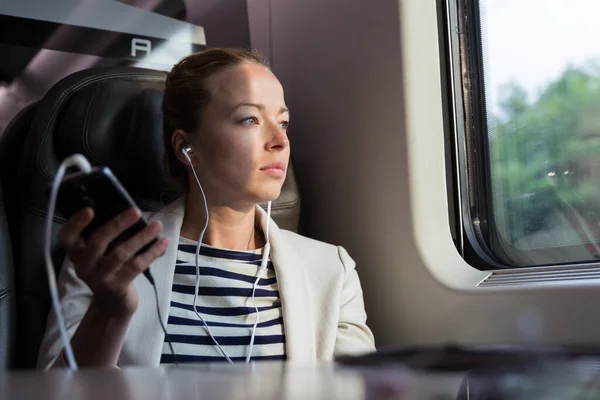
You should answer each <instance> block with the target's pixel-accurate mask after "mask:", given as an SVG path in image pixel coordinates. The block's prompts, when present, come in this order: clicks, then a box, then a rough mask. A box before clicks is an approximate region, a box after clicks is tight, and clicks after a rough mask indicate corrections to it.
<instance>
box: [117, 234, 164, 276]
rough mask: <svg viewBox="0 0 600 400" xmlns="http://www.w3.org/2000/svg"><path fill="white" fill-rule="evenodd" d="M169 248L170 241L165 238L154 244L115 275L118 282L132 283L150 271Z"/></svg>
mask: <svg viewBox="0 0 600 400" xmlns="http://www.w3.org/2000/svg"><path fill="white" fill-rule="evenodd" d="M168 246H169V239H168V238H166V237H164V238H161V239H159V240H158V241H157V242H156V243H154V244H153V245H152V246H151V247H150V248H149V249H148V250H146V251H145V252H143V253H142V254H140V255H139V256H136V257H135V258H133V259H131V260H130V261H129V262H128V263H127V264H125V265H123V267H122V268H120V269H119V270H118V271H117V272H116V273H115V279H117V281H118V282H127V283H129V282H131V281H133V280H134V279H135V278H136V277H137V276H138V275H139V274H141V273H142V272H144V271H145V270H147V269H148V267H149V266H150V264H152V263H153V262H154V261H155V260H156V259H157V258H158V257H160V256H162V255H163V253H164V252H165V251H166V250H167V247H168Z"/></svg>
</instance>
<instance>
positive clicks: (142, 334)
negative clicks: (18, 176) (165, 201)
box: [119, 196, 185, 366]
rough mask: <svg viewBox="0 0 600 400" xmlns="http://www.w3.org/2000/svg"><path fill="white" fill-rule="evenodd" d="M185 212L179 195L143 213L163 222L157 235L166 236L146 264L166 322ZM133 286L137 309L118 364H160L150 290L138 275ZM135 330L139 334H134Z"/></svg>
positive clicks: (158, 332) (161, 335) (159, 330)
mask: <svg viewBox="0 0 600 400" xmlns="http://www.w3.org/2000/svg"><path fill="white" fill-rule="evenodd" d="M184 213H185V196H182V197H180V198H178V199H176V200H175V201H173V202H172V203H170V204H169V205H167V206H166V207H165V208H164V209H162V210H160V211H157V212H155V213H153V214H145V216H146V218H147V219H148V221H149V222H150V221H154V220H160V221H161V222H162V223H163V231H162V233H161V236H163V237H168V238H169V240H170V242H169V246H168V247H167V250H166V251H165V253H164V254H163V255H162V256H161V257H160V258H158V259H157V260H156V261H154V263H152V264H151V265H150V272H151V273H152V276H153V277H154V282H155V285H156V291H157V292H158V304H159V308H160V313H161V316H162V318H163V323H164V324H165V326H166V325H167V319H168V317H169V306H170V304H171V287H172V285H173V274H174V272H175V261H176V258H177V244H178V239H179V234H180V231H181V224H182V223H183V216H184ZM134 285H135V287H136V289H137V291H138V295H139V297H140V302H139V305H138V309H137V311H136V312H135V314H134V315H133V318H132V320H131V323H130V324H129V330H128V331H129V332H131V333H134V332H135V333H136V334H134V335H131V334H130V335H128V337H127V339H126V341H125V344H124V346H123V351H122V352H121V357H120V359H119V364H121V365H126V364H136V365H153V366H157V365H159V363H160V356H161V353H162V348H163V346H162V345H163V342H164V333H163V331H162V328H161V327H160V323H159V321H158V315H157V313H156V299H155V298H154V297H155V295H154V289H153V288H152V285H150V282H148V280H147V279H146V277H145V276H143V275H140V276H138V277H137V278H136V279H135V281H134ZM138 332H139V333H138Z"/></svg>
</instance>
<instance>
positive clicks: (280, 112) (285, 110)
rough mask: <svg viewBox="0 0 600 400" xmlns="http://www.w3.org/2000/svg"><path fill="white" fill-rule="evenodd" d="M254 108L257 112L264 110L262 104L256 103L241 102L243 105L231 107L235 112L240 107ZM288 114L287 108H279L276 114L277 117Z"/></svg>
mask: <svg viewBox="0 0 600 400" xmlns="http://www.w3.org/2000/svg"><path fill="white" fill-rule="evenodd" d="M244 106H245V107H255V108H258V109H259V110H264V109H265V106H264V105H263V104H258V103H247V102H243V103H239V104H238V105H236V106H235V107H233V111H235V110H237V109H238V108H240V107H244ZM285 112H287V113H289V112H290V110H289V109H288V108H287V107H281V108H280V109H279V112H278V113H277V115H280V114H283V113H285Z"/></svg>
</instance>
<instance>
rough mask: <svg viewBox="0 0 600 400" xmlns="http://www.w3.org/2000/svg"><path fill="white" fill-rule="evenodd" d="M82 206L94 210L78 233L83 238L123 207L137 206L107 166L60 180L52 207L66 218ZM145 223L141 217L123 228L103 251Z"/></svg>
mask: <svg viewBox="0 0 600 400" xmlns="http://www.w3.org/2000/svg"><path fill="white" fill-rule="evenodd" d="M84 207H91V208H92V209H93V210H94V219H93V220H92V221H91V222H90V223H89V225H88V226H87V227H86V228H85V229H84V230H83V232H82V234H81V236H82V237H83V238H84V239H87V238H88V237H89V236H90V235H91V234H92V232H94V231H95V230H96V229H98V228H99V227H101V226H102V225H104V224H105V223H107V222H108V221H110V220H111V219H113V218H114V217H116V216H117V215H118V214H120V213H122V212H124V211H125V210H127V209H129V208H132V207H137V205H136V204H135V202H134V201H133V199H132V198H131V196H130V195H129V193H127V190H125V188H124V187H123V185H121V183H120V182H119V180H118V179H117V177H116V176H114V175H113V173H112V172H111V170H110V168H108V167H95V168H92V170H91V171H90V172H76V173H73V174H69V175H68V176H66V177H65V178H64V179H63V181H62V182H61V185H60V188H59V190H58V195H57V198H56V208H57V209H58V210H59V211H60V212H61V213H62V214H63V215H64V216H65V217H66V218H70V217H71V216H72V215H73V214H75V213H76V212H77V211H79V210H81V209H83V208H84ZM147 225H148V221H147V220H146V219H145V218H144V217H143V216H142V217H141V218H140V219H139V220H138V222H137V223H136V224H135V225H133V226H131V227H130V228H128V229H127V230H125V231H124V232H123V233H121V235H119V236H118V237H117V238H116V239H115V240H113V241H112V242H111V244H110V245H109V247H108V249H107V252H109V251H110V250H111V249H113V248H114V247H115V246H117V245H119V244H120V243H122V242H124V241H126V240H127V239H129V238H131V237H132V236H134V235H135V234H136V233H138V232H140V231H141V230H142V229H144V228H145V227H146V226H147ZM157 240H158V238H155V239H153V240H152V241H151V242H150V243H148V244H147V245H145V246H144V247H143V248H142V249H140V250H139V251H138V252H137V253H136V255H137V254H141V253H143V252H144V251H146V250H148V248H150V246H152V245H153V244H154V243H155V242H156V241H157Z"/></svg>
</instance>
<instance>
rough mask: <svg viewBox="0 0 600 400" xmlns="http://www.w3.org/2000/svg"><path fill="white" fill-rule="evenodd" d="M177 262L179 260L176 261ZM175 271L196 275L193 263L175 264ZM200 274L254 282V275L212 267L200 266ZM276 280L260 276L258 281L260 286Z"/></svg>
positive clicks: (181, 273)
mask: <svg viewBox="0 0 600 400" xmlns="http://www.w3.org/2000/svg"><path fill="white" fill-rule="evenodd" d="M177 262H178V263H179V262H181V261H177ZM186 264H187V263H186ZM175 273H176V274H179V275H194V276H195V275H196V267H195V266H194V265H175ZM200 275H201V276H217V277H219V278H226V279H233V280H235V281H242V282H248V283H254V281H255V280H256V277H254V276H250V275H244V274H238V273H236V272H229V271H225V270H222V269H219V268H212V267H202V266H201V267H200ZM276 282H277V278H276V277H273V278H269V279H265V278H261V279H260V280H259V281H258V284H259V285H260V286H267V285H272V284H274V283H276Z"/></svg>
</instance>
